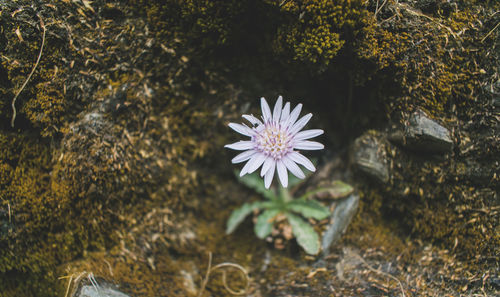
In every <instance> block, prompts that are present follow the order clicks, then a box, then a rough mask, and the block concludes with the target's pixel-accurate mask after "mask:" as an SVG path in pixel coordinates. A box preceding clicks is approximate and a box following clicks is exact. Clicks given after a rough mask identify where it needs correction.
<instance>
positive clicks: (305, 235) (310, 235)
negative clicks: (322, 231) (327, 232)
mask: <svg viewBox="0 0 500 297" xmlns="http://www.w3.org/2000/svg"><path fill="white" fill-rule="evenodd" d="M286 217H287V218H288V222H289V223H290V225H291V226H292V232H293V235H294V236H295V238H296V239H297V243H298V244H299V245H300V246H301V247H302V248H303V249H304V251H305V252H306V253H308V254H309V255H316V254H317V253H319V236H318V233H316V231H314V229H313V227H312V226H311V225H309V224H308V223H307V222H306V221H304V220H303V219H301V218H300V217H298V216H296V215H294V214H291V213H287V214H286Z"/></svg>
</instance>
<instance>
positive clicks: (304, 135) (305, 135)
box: [293, 129, 324, 140]
mask: <svg viewBox="0 0 500 297" xmlns="http://www.w3.org/2000/svg"><path fill="white" fill-rule="evenodd" d="M323 133H324V131H323V130H321V129H311V130H304V131H300V132H299V133H297V134H296V135H295V136H294V137H293V139H295V140H305V139H309V138H313V137H316V136H319V135H321V134H323Z"/></svg>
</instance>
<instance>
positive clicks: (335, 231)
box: [321, 194, 359, 255]
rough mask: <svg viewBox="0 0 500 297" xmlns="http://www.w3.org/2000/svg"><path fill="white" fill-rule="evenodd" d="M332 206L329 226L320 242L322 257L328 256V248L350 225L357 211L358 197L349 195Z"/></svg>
mask: <svg viewBox="0 0 500 297" xmlns="http://www.w3.org/2000/svg"><path fill="white" fill-rule="evenodd" d="M333 204H334V205H335V209H334V210H333V213H332V215H331V217H330V225H329V226H328V229H327V230H326V232H325V233H324V234H323V238H322V240H321V248H322V250H323V255H328V253H329V251H330V247H331V246H332V245H333V244H334V243H336V242H337V241H338V240H339V239H340V237H341V236H342V234H344V232H345V231H346V229H347V227H348V226H349V224H350V223H351V220H352V218H353V217H354V215H355V214H356V211H357V210H358V206H359V196H358V195H356V194H351V195H349V196H347V197H346V198H344V199H340V200H337V201H335V202H334V203H333Z"/></svg>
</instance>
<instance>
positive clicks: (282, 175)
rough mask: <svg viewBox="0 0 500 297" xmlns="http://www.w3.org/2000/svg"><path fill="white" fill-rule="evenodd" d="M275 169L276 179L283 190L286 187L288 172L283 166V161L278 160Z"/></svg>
mask: <svg viewBox="0 0 500 297" xmlns="http://www.w3.org/2000/svg"><path fill="white" fill-rule="evenodd" d="M276 168H277V169H278V177H279V179H280V182H281V185H282V186H283V188H286V187H288V171H287V170H286V166H285V164H283V161H281V160H279V161H278V162H277V163H276Z"/></svg>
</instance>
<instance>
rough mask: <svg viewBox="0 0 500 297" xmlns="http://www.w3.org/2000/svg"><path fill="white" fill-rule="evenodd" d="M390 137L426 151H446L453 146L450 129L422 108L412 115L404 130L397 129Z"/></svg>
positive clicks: (408, 146)
mask: <svg viewBox="0 0 500 297" xmlns="http://www.w3.org/2000/svg"><path fill="white" fill-rule="evenodd" d="M389 139H390V140H392V141H394V142H396V143H398V144H400V145H402V146H404V147H407V148H410V149H413V150H418V151H424V152H432V153H446V152H449V151H450V150H451V149H452V147H453V141H452V139H451V136H450V131H449V130H448V129H446V128H445V127H443V126H442V125H440V124H438V123H437V122H436V121H434V120H432V119H430V118H429V117H428V116H427V115H426V114H425V113H424V112H423V111H421V110H417V111H416V112H414V113H413V114H412V115H411V116H410V119H409V121H408V124H407V125H406V126H405V128H404V131H395V132H394V133H392V134H391V136H390V138H389Z"/></svg>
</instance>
